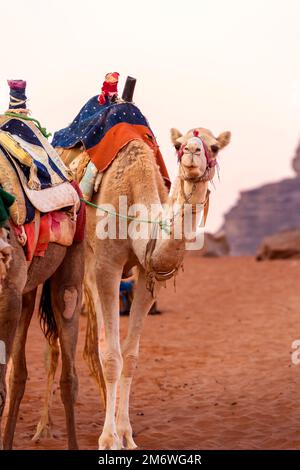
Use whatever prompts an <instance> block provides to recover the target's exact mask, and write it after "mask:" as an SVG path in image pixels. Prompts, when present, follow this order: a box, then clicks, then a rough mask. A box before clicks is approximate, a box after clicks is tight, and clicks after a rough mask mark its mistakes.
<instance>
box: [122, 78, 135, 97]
mask: <svg viewBox="0 0 300 470" xmlns="http://www.w3.org/2000/svg"><path fill="white" fill-rule="evenodd" d="M135 84H136V78H133V77H129V76H128V77H127V79H126V83H125V86H124V90H123V94H122V100H124V101H127V102H129V103H131V102H132V98H133V93H134V88H135Z"/></svg>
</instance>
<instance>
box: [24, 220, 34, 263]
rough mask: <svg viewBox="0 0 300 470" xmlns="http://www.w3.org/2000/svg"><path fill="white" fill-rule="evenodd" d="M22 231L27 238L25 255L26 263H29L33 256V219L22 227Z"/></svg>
mask: <svg viewBox="0 0 300 470" xmlns="http://www.w3.org/2000/svg"><path fill="white" fill-rule="evenodd" d="M24 230H25V233H26V236H27V242H26V247H25V254H26V259H27V261H31V260H32V258H33V256H34V249H35V243H34V241H35V219H33V221H32V222H30V223H29V224H25V225H24Z"/></svg>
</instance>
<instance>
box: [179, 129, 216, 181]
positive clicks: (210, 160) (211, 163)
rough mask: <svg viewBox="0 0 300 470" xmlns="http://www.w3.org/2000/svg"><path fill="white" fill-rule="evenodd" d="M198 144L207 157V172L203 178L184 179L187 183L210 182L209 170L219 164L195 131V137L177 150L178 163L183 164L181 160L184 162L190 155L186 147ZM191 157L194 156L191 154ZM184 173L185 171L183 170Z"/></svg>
mask: <svg viewBox="0 0 300 470" xmlns="http://www.w3.org/2000/svg"><path fill="white" fill-rule="evenodd" d="M191 142H193V143H197V144H198V146H200V152H201V153H203V152H204V155H205V158H206V170H205V172H204V173H203V175H202V176H199V177H197V178H189V177H185V176H184V177H183V179H184V180H185V181H194V182H199V181H206V180H209V179H210V178H209V177H208V176H209V170H210V169H211V168H213V167H214V166H216V164H217V160H216V159H215V158H213V157H212V155H211V152H210V151H209V149H208V147H207V145H206V144H205V142H204V141H203V140H202V139H201V138H200V137H199V132H198V131H196V130H194V131H193V137H191V138H190V139H189V140H188V141H187V142H186V143H183V144H182V145H181V146H180V148H179V149H178V150H177V158H178V162H179V163H181V160H182V157H183V155H184V154H185V153H186V154H188V153H187V152H185V147H186V145H187V144H188V143H191ZM190 155H193V154H192V153H190ZM183 173H184V170H183Z"/></svg>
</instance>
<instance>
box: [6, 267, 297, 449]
mask: <svg viewBox="0 0 300 470" xmlns="http://www.w3.org/2000/svg"><path fill="white" fill-rule="evenodd" d="M299 279H300V260H294V261H274V262H266V263H257V262H255V261H254V260H252V259H249V258H236V259H232V258H227V259H225V258H224V259H201V258H188V259H187V260H186V262H185V273H184V274H183V275H180V276H179V277H178V279H177V292H176V293H174V289H173V283H172V282H169V286H168V288H167V289H166V290H165V289H163V291H162V294H161V296H160V302H159V306H160V308H161V309H162V310H163V311H164V312H163V315H161V316H154V317H153V316H152V317H149V318H148V319H147V323H146V326H145V330H144V336H143V339H142V344H141V356H140V361H139V367H138V370H137V374H136V377H135V380H134V386H133V395H132V402H131V417H132V422H133V428H134V431H135V439H136V442H137V444H138V445H139V446H140V448H143V449H245V448H249V449H270V448H276V449H295V448H298V449H299V448H300V434H299V429H300V365H299V366H296V365H293V364H292V362H291V351H292V349H291V344H292V342H293V341H294V340H295V339H300V289H299ZM121 323H122V330H123V331H124V329H125V328H126V324H127V318H125V319H124V318H122V321H121ZM84 331H85V320H84V319H82V323H81V329H80V340H79V349H78V359H77V362H78V367H77V368H78V374H79V381H80V390H79V398H78V403H77V408H76V410H77V428H78V438H79V445H80V447H81V448H82V449H96V448H97V441H98V436H99V434H100V432H101V425H102V423H103V410H102V406H101V404H100V403H99V399H98V396H97V392H96V389H95V386H94V383H93V381H92V379H91V378H90V377H89V373H88V370H87V366H86V364H85V363H84V361H83V359H82V348H83V339H84ZM43 344H44V343H43V339H42V334H41V332H40V329H39V325H38V322H37V319H35V320H34V322H33V324H32V325H31V329H30V334H29V340H28V367H29V376H30V379H29V381H28V384H27V389H26V394H25V397H24V400H23V403H22V406H21V411H20V416H19V422H18V426H17V431H16V437H15V448H16V449H64V448H66V433H65V423H64V413H63V407H62V404H61V401H60V393H59V388H58V385H56V387H55V396H54V403H53V413H52V414H53V421H54V430H53V431H54V436H53V438H52V439H44V440H43V441H42V442H40V443H38V444H34V443H32V442H31V440H30V439H31V437H32V435H33V432H34V429H35V425H36V423H37V421H38V417H39V411H40V408H41V404H42V402H41V400H42V394H43V390H44V383H45V380H44V375H45V374H44V370H43V364H42V361H43Z"/></svg>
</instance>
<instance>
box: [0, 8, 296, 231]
mask: <svg viewBox="0 0 300 470" xmlns="http://www.w3.org/2000/svg"><path fill="white" fill-rule="evenodd" d="M299 21H300V2H299V0H285V1H284V2H283V1H277V0H252V1H249V0H247V1H245V0H241V1H238V0H226V1H224V0H205V1H203V0H184V1H183V0H181V1H178V0H151V1H147V2H146V1H144V0H139V1H138V0H114V1H111V2H108V1H102V0H48V1H47V0H43V1H40V0H26V1H24V0H14V1H13V2H12V3H8V2H7V1H4V0H0V31H1V37H2V45H1V69H0V106H1V110H3V111H5V110H6V109H7V103H8V87H7V85H6V79H7V78H13V79H16V78H23V79H26V80H27V83H28V85H27V95H28V98H29V99H30V101H29V104H28V105H29V108H30V109H31V110H32V115H33V116H34V117H37V118H38V119H39V120H40V121H41V123H42V125H44V126H46V127H47V129H48V130H50V131H51V132H54V131H55V130H57V129H60V128H61V127H65V126H66V125H67V124H68V123H69V122H70V121H72V120H73V118H74V117H75V115H76V114H77V112H78V111H79V109H80V108H81V106H82V105H83V104H84V103H85V102H86V101H87V100H88V99H89V98H90V97H91V96H93V95H95V94H97V93H99V91H100V88H101V85H102V82H103V78H104V75H105V73H106V72H111V71H117V72H119V73H120V74H121V79H120V86H119V90H120V92H121V91H122V89H123V84H124V81H125V79H126V76H127V75H131V76H134V77H136V78H137V79H138V82H137V86H136V92H135V103H136V104H137V106H139V107H140V109H141V111H142V112H143V113H144V114H145V115H146V116H147V118H148V119H149V121H150V124H151V127H152V129H153V131H154V133H155V135H156V137H157V139H158V142H159V144H160V146H161V150H162V153H163V155H164V158H165V161H166V164H167V166H168V169H169V171H170V174H171V176H172V177H174V175H175V174H176V157H175V154H174V151H173V148H172V146H171V144H170V139H169V129H170V128H171V127H177V128H179V129H180V130H181V131H187V130H188V129H190V128H191V127H198V126H199V127H200V126H201V127H208V128H210V129H211V130H212V131H213V132H214V134H218V133H220V132H222V131H224V130H230V131H231V132H232V143H231V144H230V146H229V147H228V148H227V149H226V150H224V151H223V152H222V153H221V154H220V165H221V181H220V182H218V181H217V180H216V191H213V193H212V198H211V206H210V214H209V220H208V229H209V230H215V229H217V228H218V227H219V226H220V225H221V223H222V215H223V213H224V212H225V211H227V210H228V209H229V208H230V207H231V206H232V205H233V204H234V203H235V201H236V199H237V197H238V194H239V191H240V190H242V189H248V188H252V187H255V186H257V185H260V184H262V183H265V182H270V181H275V180H278V179H281V178H283V177H286V176H290V175H292V171H291V168H290V160H291V158H292V156H293V153H294V150H295V147H296V145H297V142H298V139H299V138H300V27H299ZM120 94H121V93H120Z"/></svg>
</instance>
